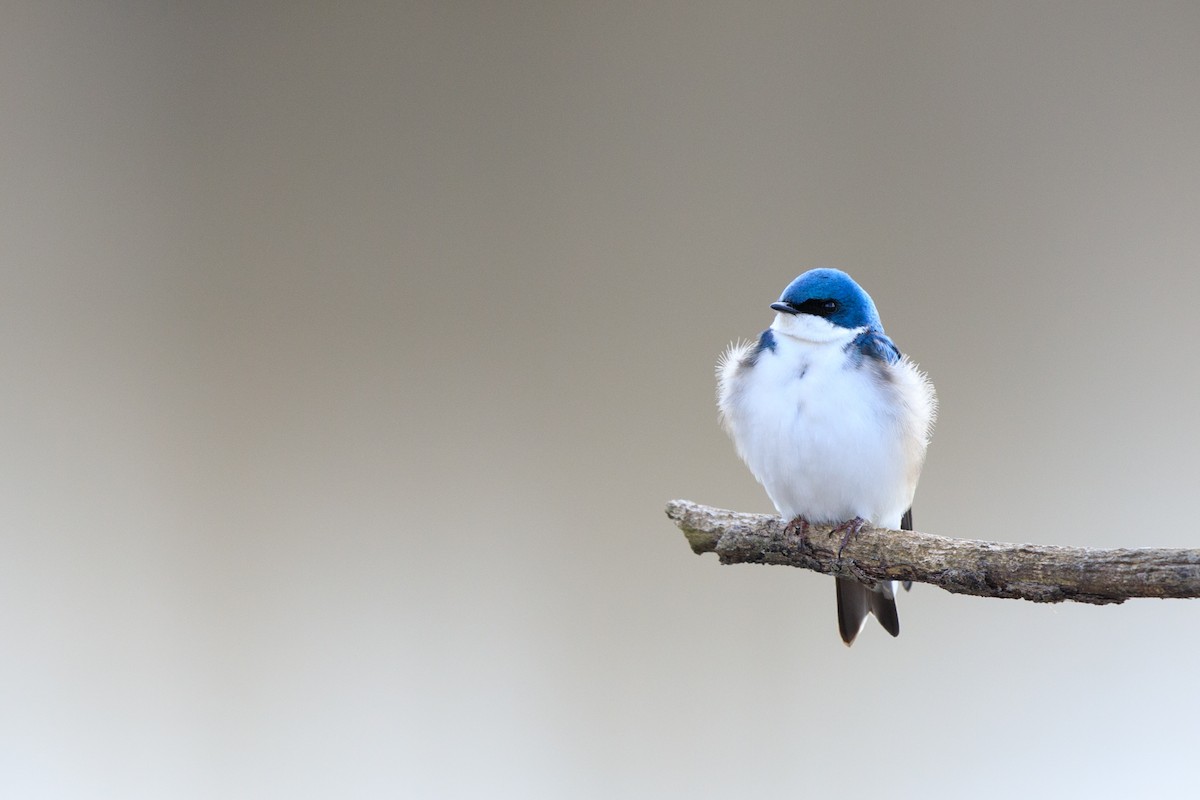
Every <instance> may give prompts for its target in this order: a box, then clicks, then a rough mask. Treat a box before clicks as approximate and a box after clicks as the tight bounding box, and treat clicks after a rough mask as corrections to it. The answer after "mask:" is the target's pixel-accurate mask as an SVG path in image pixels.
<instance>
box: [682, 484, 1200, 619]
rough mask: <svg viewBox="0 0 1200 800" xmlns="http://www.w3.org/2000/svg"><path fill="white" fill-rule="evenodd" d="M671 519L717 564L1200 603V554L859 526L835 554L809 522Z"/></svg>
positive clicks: (1027, 594) (1043, 595)
mask: <svg viewBox="0 0 1200 800" xmlns="http://www.w3.org/2000/svg"><path fill="white" fill-rule="evenodd" d="M667 516H668V517H670V518H671V519H672V520H674V521H675V524H676V525H678V526H679V527H680V529H682V530H683V532H684V534H685V535H686V536H687V539H688V542H689V543H690V544H691V546H692V550H694V551H695V552H696V553H716V554H717V555H718V556H719V557H720V559H721V563H722V564H783V565H786V566H790V567H803V568H804V569H811V570H815V571H817V572H823V573H825V574H827V575H845V576H853V577H855V578H857V579H859V580H861V581H863V582H864V583H873V582H875V581H881V580H898V581H916V582H919V583H930V584H933V585H934V586H940V587H941V588H943V589H945V590H946V591H948V592H955V593H957V594H973V595H977V596H980V597H1017V598H1021V599H1023V600H1032V601H1034V602H1035V603H1060V602H1062V601H1064V600H1074V601H1076V602H1079V603H1097V604H1103V603H1120V602H1123V601H1124V600H1127V599H1129V598H1130V597H1200V550H1180V549H1157V548H1139V549H1135V550H1126V549H1120V550H1095V549H1091V548H1086V547H1053V546H1047V545H1036V544H1004V543H1001V542H982V541H977V540H973V539H949V538H947V537H944V536H934V535H932V534H928V533H919V532H917V531H893V530H887V529H883V528H872V527H869V526H868V527H864V528H863V529H862V530H861V531H860V532H859V533H858V534H856V535H855V536H853V537H851V538H850V540H849V541H848V542H847V543H846V546H845V549H843V550H842V554H841V557H840V558H839V557H838V546H839V545H840V544H841V541H842V534H841V533H840V532H834V531H832V530H831V529H830V528H829V527H828V526H819V525H813V526H810V527H809V528H808V532H807V535H806V536H805V537H804V538H803V539H801V538H800V536H799V535H789V534H788V532H787V524H786V522H785V521H784V520H781V519H780V518H779V517H773V516H768V515H765V514H744V513H740V512H737V511H726V510H724V509H720V508H710V507H709V506H702V505H700V504H698V503H691V502H688V501H687V500H673V501H672V502H670V503H668V504H667Z"/></svg>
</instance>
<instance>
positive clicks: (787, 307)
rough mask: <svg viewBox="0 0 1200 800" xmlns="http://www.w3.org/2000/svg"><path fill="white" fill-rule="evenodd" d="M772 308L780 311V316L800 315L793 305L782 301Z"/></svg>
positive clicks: (772, 304)
mask: <svg viewBox="0 0 1200 800" xmlns="http://www.w3.org/2000/svg"><path fill="white" fill-rule="evenodd" d="M771 308H773V309H775V310H776V311H778V312H779V313H780V314H799V313H800V312H799V311H798V310H797V309H796V308H795V307H794V306H792V305H791V304H789V303H785V302H783V301H782V300H780V301H779V302H778V303H771Z"/></svg>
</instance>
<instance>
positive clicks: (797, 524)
mask: <svg viewBox="0 0 1200 800" xmlns="http://www.w3.org/2000/svg"><path fill="white" fill-rule="evenodd" d="M783 535H784V536H786V537H788V538H789V539H792V538H795V539H799V540H800V544H802V545H807V544H808V520H806V519H805V518H804V517H796V518H795V519H793V520H792V521H791V522H789V523H788V524H787V527H785V528H784V529H783Z"/></svg>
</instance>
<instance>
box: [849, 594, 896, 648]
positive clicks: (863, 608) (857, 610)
mask: <svg viewBox="0 0 1200 800" xmlns="http://www.w3.org/2000/svg"><path fill="white" fill-rule="evenodd" d="M834 583H835V585H836V587H837V608H838V632H839V633H841V634H842V641H843V642H845V643H846V644H848V645H849V644H852V643H853V642H854V637H855V636H858V632H859V631H860V630H862V626H863V621H864V620H865V619H866V618H867V614H874V615H875V618H876V619H878V620H879V624H880V625H882V626H883V629H884V630H885V631H887V632H888V633H890V634H891V635H892V636H899V635H900V616H899V615H898V614H897V613H896V599H895V598H894V597H892V594H891V591H890V590H889V591H885V590H884V589H883V588H882V587H881V588H880V589H878V590H872V589H868V588H867V587H866V586H864V585H862V584H861V583H859V582H858V581H856V580H854V579H853V578H836V579H835V581H834Z"/></svg>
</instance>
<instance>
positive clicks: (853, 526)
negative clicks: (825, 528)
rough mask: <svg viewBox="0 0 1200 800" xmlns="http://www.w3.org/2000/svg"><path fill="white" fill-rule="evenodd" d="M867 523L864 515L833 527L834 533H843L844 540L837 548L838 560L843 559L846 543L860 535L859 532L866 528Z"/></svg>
mask: <svg viewBox="0 0 1200 800" xmlns="http://www.w3.org/2000/svg"><path fill="white" fill-rule="evenodd" d="M866 525H867V521H866V520H865V519H863V518H862V517H855V518H854V519H851V520H847V521H846V522H843V523H842V524H841V525H838V526H837V527H836V528H834V529H833V531H832V532H833V533H839V532H840V533H841V534H842V542H841V544H839V545H838V549H837V560H838V561H841V560H842V551H843V550H845V549H846V545H848V544H850V538H851V537H852V536H856V535H858V532H859V531H861V530H862V529H863V528H865V527H866Z"/></svg>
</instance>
